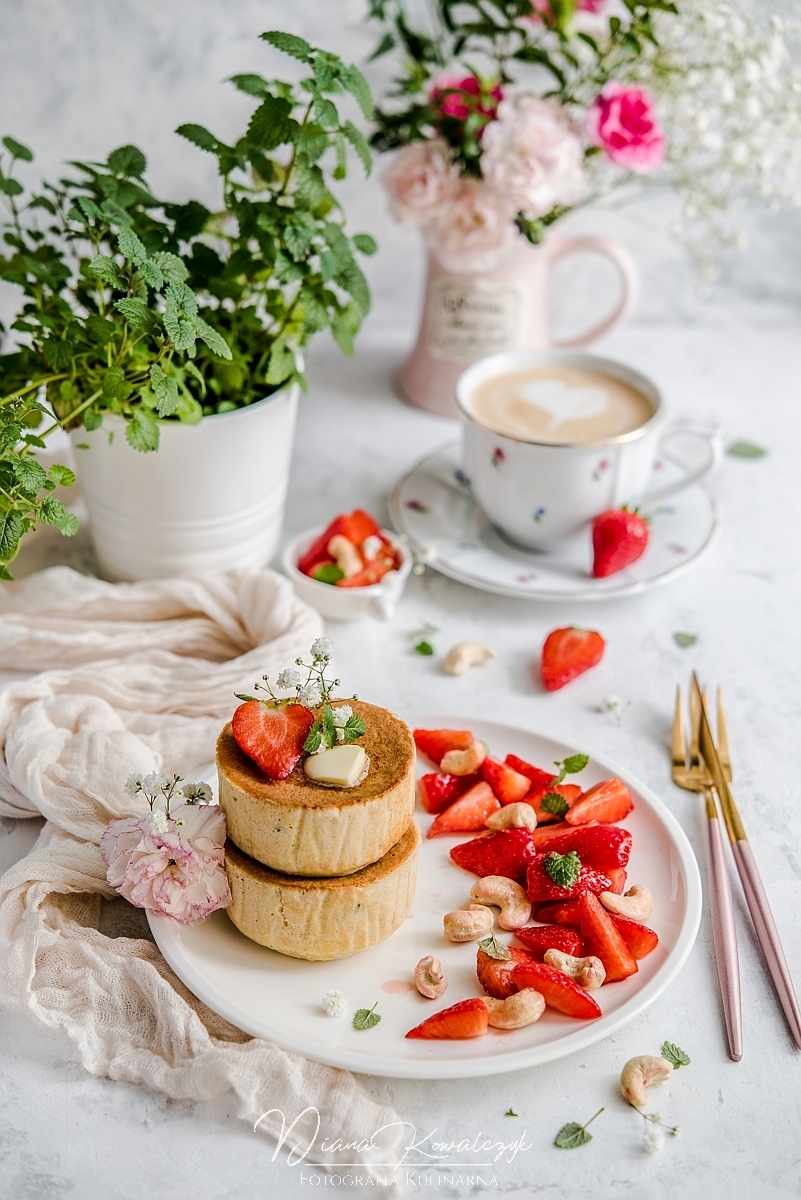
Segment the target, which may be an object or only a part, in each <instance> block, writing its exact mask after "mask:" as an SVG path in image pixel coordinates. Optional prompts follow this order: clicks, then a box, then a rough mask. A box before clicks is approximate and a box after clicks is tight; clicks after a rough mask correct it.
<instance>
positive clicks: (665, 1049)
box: [660, 1042, 692, 1071]
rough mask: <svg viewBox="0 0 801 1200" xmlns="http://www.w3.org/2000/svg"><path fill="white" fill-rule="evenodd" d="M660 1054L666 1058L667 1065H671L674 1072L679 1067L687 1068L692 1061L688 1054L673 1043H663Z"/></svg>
mask: <svg viewBox="0 0 801 1200" xmlns="http://www.w3.org/2000/svg"><path fill="white" fill-rule="evenodd" d="M660 1054H661V1055H662V1057H663V1058H666V1059H667V1060H668V1062H669V1063H672V1064H673V1067H674V1068H675V1070H677V1071H678V1069H679V1067H688V1066H689V1065H690V1062H691V1061H692V1060H691V1058H690V1056H689V1054H687V1053H686V1051H684V1050H682V1049H681V1048H680V1047H679V1046H677V1045H676V1043H675V1042H663V1043H662V1049H661V1050H660Z"/></svg>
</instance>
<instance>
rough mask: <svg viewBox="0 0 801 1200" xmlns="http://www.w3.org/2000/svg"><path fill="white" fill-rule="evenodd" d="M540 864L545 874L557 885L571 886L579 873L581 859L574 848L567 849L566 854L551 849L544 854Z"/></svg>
mask: <svg viewBox="0 0 801 1200" xmlns="http://www.w3.org/2000/svg"><path fill="white" fill-rule="evenodd" d="M542 865H543V867H544V869H545V874H546V875H547V876H548V877H549V879H551V880H552V881H553V882H554V883H555V884H556V886H557V887H563V888H569V887H572V886H573V884H574V883H575V882H576V881H577V879H578V877H579V875H580V874H581V859H580V858H579V856H578V854H576V851H575V850H568V852H567V854H559V853H557V851H556V850H551V851H550V852H549V853H548V854H546V855H545V861H544V862H543V864H542Z"/></svg>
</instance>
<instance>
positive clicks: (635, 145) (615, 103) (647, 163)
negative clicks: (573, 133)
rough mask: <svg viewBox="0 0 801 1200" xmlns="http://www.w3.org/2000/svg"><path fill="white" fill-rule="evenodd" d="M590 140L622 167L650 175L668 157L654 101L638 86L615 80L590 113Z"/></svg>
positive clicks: (588, 123) (588, 124) (595, 102)
mask: <svg viewBox="0 0 801 1200" xmlns="http://www.w3.org/2000/svg"><path fill="white" fill-rule="evenodd" d="M587 133H588V136H589V138H590V141H591V142H592V143H593V144H594V145H596V146H602V147H603V149H604V150H605V151H606V154H607V155H608V157H609V158H610V159H611V160H612V162H613V163H616V164H617V166H619V167H625V169H626V170H628V171H636V172H637V173H638V174H640V175H649V174H650V173H651V172H653V171H658V170H659V168H660V167H661V166H662V163H663V162H664V159H665V135H664V132H663V130H662V126H661V125H660V124H659V122H658V120H657V119H656V116H655V115H654V102H653V100H652V99H651V97H650V96H649V95H648V93H647V92H644V91H643V90H642V88H638V87H624V85H623V84H622V83H618V81H617V80H615V79H612V80H610V81H609V83H607V84H606V86H605V87H604V89H603V91H602V92H601V93H600V95H598V96H596V98H595V101H594V103H593V105H592V107H591V108H590V110H589V112H588V113H587Z"/></svg>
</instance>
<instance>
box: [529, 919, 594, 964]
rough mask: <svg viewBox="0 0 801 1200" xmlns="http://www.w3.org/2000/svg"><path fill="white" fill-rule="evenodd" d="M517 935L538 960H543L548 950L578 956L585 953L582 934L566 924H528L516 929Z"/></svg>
mask: <svg viewBox="0 0 801 1200" xmlns="http://www.w3.org/2000/svg"><path fill="white" fill-rule="evenodd" d="M515 937H516V938H519V939H520V941H521V942H522V943H523V945H524V946H525V947H526V949H527V950H530V951H531V952H532V954H533V955H534V957H535V958H536V959H537V961H538V962H542V959H543V955H544V954H545V951H546V950H561V951H562V953H563V954H575V955H576V957H577V958H581V957H582V955H583V954H584V942H583V940H582V937H581V934H578V933H576V931H575V930H574V929H568V928H567V927H566V926H564V925H526V926H524V927H523V928H522V929H516V930H515Z"/></svg>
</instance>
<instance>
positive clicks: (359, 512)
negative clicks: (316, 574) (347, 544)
mask: <svg viewBox="0 0 801 1200" xmlns="http://www.w3.org/2000/svg"><path fill="white" fill-rule="evenodd" d="M337 534H341V536H342V537H346V538H348V540H349V541H351V542H353V544H354V546H359V547H361V546H362V544H363V543H364V542H365V541H366V539H367V538H369V537H381V528H380V526H379V525H378V523H377V522H376V521H374V520H373V518H372V517H371V516H370V514H369V513H366V512H365V511H364V509H361V508H357V509H354V511H353V512H352V513H350V514H348V513H340V514H339V516H338V517H334V519H333V521H332V522H331V524H330V525H329V526H328V528H327V529H325V530H324V531H323V532H322V533H321V534H320V536H319V537H318V538H317V540H316V541H315V542H313V543H312V544H311V546H309V549H308V550H307V551H306V553H305V554H304V555H303V556H302V557H301V558H300V559H299V560H298V570H299V571H302V572H303V574H304V575H311V574H312V572H313V570H314V568H315V567H317V566H319V565H320V564H321V563H324V562H331V555H330V554H329V553H328V543H329V542H330V541H331V538H332V537H335V536H336V535H337Z"/></svg>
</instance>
